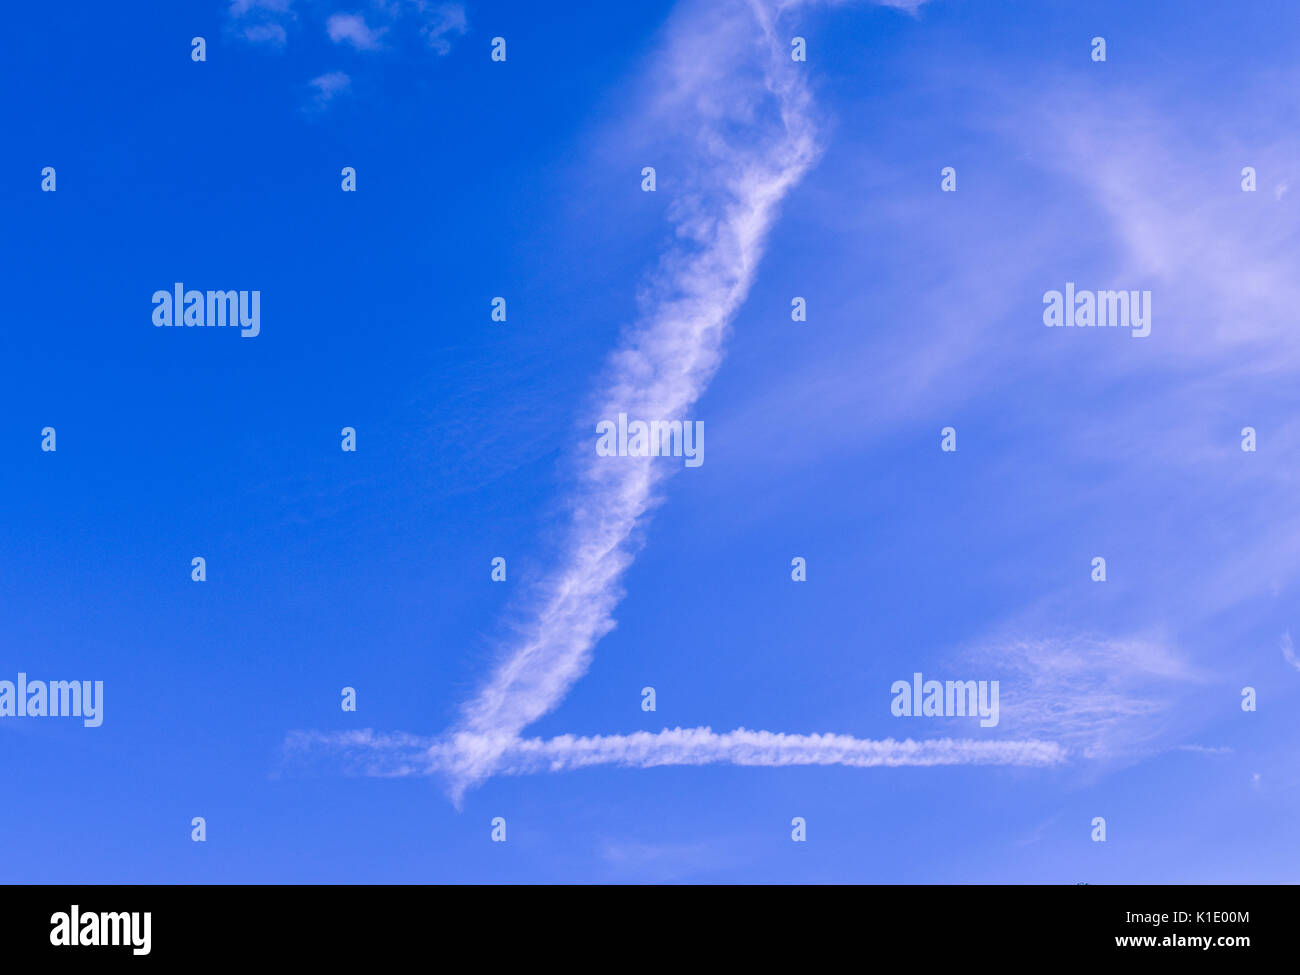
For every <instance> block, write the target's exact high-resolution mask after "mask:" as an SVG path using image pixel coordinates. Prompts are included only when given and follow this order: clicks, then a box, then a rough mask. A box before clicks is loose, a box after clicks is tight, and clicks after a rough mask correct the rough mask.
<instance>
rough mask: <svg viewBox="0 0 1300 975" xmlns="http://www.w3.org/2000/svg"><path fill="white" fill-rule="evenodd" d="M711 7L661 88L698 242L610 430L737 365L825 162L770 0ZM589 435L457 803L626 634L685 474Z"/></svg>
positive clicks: (668, 64)
mask: <svg viewBox="0 0 1300 975" xmlns="http://www.w3.org/2000/svg"><path fill="white" fill-rule="evenodd" d="M701 9H702V10H703V11H704V12H703V13H702V14H700V15H699V16H697V17H695V18H692V19H690V20H689V21H688V22H687V23H685V24H679V25H678V31H677V33H676V35H675V37H674V39H673V42H672V43H671V44H670V46H669V51H668V55H667V56H666V57H665V58H664V59H663V60H662V62H661V64H662V71H661V72H660V73H658V74H657V75H656V76H655V77H654V79H653V83H655V84H656V85H658V86H659V89H660V90H661V91H663V92H664V94H663V96H662V99H661V104H660V105H659V106H657V110H658V112H660V113H661V114H663V115H665V116H671V118H672V121H673V122H674V124H677V125H679V126H682V125H684V126H687V127H689V132H688V133H687V134H688V135H689V138H690V140H691V143H692V144H691V147H690V148H691V153H690V155H691V156H692V160H693V166H692V172H693V174H694V175H693V176H692V177H691V182H690V183H689V184H688V185H687V187H686V189H685V190H684V191H683V192H682V193H681V194H680V195H679V196H678V197H677V204H676V208H675V223H676V225H677V231H678V236H679V237H681V238H683V239H684V240H683V243H681V244H680V245H678V246H677V247H675V248H674V249H672V250H671V251H670V252H669V253H668V254H666V255H664V257H663V258H662V260H661V264H660V273H659V275H658V277H657V279H656V281H655V283H654V287H653V292H654V294H653V297H652V298H651V299H650V303H649V308H648V310H647V313H646V314H645V315H644V316H643V320H642V321H641V323H640V324H639V325H638V327H636V328H635V329H634V330H633V331H632V332H631V333H630V334H629V335H627V336H626V338H625V339H624V341H623V343H622V344H621V346H620V347H619V349H618V351H617V352H616V353H615V354H614V355H613V357H612V359H611V365H610V369H609V377H608V379H607V380H606V383H605V385H604V386H603V389H602V391H601V393H600V394H599V395H598V396H597V397H596V401H595V410H594V416H595V417H596V418H598V419H599V418H609V417H613V416H616V415H617V414H619V413H627V414H628V415H629V416H636V417H648V418H655V419H665V420H668V419H674V418H679V417H685V416H687V414H688V413H689V411H690V409H691V407H692V406H693V404H694V403H695V402H696V401H697V400H698V399H699V397H700V395H701V394H702V393H703V392H704V389H705V387H706V386H707V384H708V382H709V380H710V379H711V378H712V377H713V374H714V372H715V371H716V369H717V367H718V363H719V362H720V361H721V358H722V343H723V339H724V338H725V334H726V330H727V327H728V325H729V324H730V322H731V320H732V318H733V317H734V316H735V314H736V312H737V311H738V310H739V308H740V306H741V304H742V302H743V301H744V299H745V297H746V295H747V294H748V293H749V289H750V285H751V284H752V283H753V278H754V272H755V269H756V267H757V266H758V262H759V258H760V257H761V254H762V250H763V245H764V242H765V240H766V238H767V234H768V231H769V229H770V228H771V225H772V222H773V220H774V218H775V215H776V209H777V206H778V204H779V203H780V202H781V200H782V199H783V198H784V197H785V195H786V193H787V192H788V191H789V189H790V188H791V187H792V186H793V185H794V184H795V183H797V182H798V181H799V179H800V178H801V177H802V176H803V174H804V173H805V172H806V171H807V169H808V167H809V166H810V165H811V164H812V163H813V161H814V159H815V158H816V156H817V153H818V146H817V142H816V139H815V137H814V129H813V123H812V121H811V118H810V113H809V111H808V109H809V105H808V102H809V96H808V90H807V86H806V83H805V81H804V74H803V71H804V67H805V66H804V65H803V64H797V63H794V62H792V61H791V59H790V57H789V54H788V50H789V48H788V43H789V42H788V39H783V38H778V37H777V36H776V34H775V33H774V31H773V29H772V25H771V23H770V20H769V14H768V10H767V8H766V7H765V6H764V5H763V4H762V3H760V2H757V0H755V2H752V3H749V4H739V3H737V4H732V5H729V6H726V7H721V6H718V5H713V6H705V7H704V8H701ZM720 61H721V62H724V63H725V64H727V67H726V68H725V72H726V75H725V76H723V77H720V76H719V75H718V71H719V68H718V67H717V65H718V63H719V62H720ZM737 66H739V74H737ZM746 72H748V73H746ZM754 117H758V118H760V119H761V118H766V119H767V124H766V125H762V124H758V125H756V124H755V123H754V122H753V118H754ZM738 119H740V120H743V121H745V122H747V124H746V125H743V126H738V125H737V120H738ZM737 132H743V135H740V136H738V135H737ZM687 175H688V173H687V172H686V171H685V170H684V171H683V178H684V180H685V178H686V177H687ZM589 429H591V430H592V431H593V438H592V441H591V444H590V445H588V449H589V450H590V453H588V454H587V455H586V456H585V457H584V458H582V459H581V460H580V462H579V463H580V475H579V479H580V487H579V491H578V493H577V495H576V497H575V499H574V502H573V511H572V521H571V524H570V528H569V532H568V539H567V544H566V549H565V552H564V554H563V556H562V560H561V563H560V564H561V568H560V569H558V570H557V571H556V572H555V574H554V576H553V577H552V578H551V579H549V580H548V581H547V583H546V584H545V585H544V587H543V591H544V596H543V598H542V601H541V608H540V610H539V612H538V614H537V617H536V619H535V621H534V622H533V623H532V624H531V626H530V628H529V629H528V630H526V631H525V637H524V639H523V641H522V643H521V644H520V645H519V646H518V647H516V648H515V649H514V650H513V652H511V653H510V654H509V655H508V656H507V657H506V658H505V659H504V660H503V661H502V662H501V663H500V664H499V665H498V666H497V668H496V670H495V672H494V673H493V674H492V676H491V678H490V679H489V680H488V682H487V683H486V685H485V686H484V687H483V688H482V689H481V690H480V692H479V693H478V695H477V696H476V697H474V698H473V699H472V700H470V701H469V702H468V703H467V704H466V705H465V706H464V708H463V717H462V720H461V722H460V724H459V726H458V727H457V728H456V730H455V733H454V735H453V737H454V739H455V740H457V741H458V742H460V743H461V744H462V746H463V750H462V751H461V752H460V753H459V761H458V762H457V763H456V765H455V767H454V768H453V770H452V791H453V794H454V795H455V796H457V797H459V796H460V795H462V794H463V793H464V790H465V789H466V788H468V787H470V786H472V785H474V784H475V783H477V782H480V781H482V780H483V779H484V778H486V777H487V776H489V775H491V774H492V772H493V771H494V770H495V768H496V767H497V765H498V763H499V761H500V760H501V759H502V758H503V756H504V755H505V753H506V751H507V750H508V749H510V748H511V747H512V745H513V744H514V743H515V741H516V739H518V737H519V734H520V732H522V731H523V729H524V728H525V727H527V726H528V725H529V724H531V723H532V722H534V721H536V720H537V719H538V718H540V717H542V716H543V715H544V714H546V713H548V712H549V711H551V710H553V709H554V708H555V707H556V706H557V705H558V704H559V703H560V702H561V701H562V700H563V699H564V696H565V695H566V694H567V693H568V690H569V688H570V687H571V686H572V685H573V683H574V682H575V681H576V680H578V679H579V678H580V677H581V676H582V675H583V674H584V673H586V671H587V668H588V666H589V664H590V660H591V651H592V648H593V647H594V646H595V644H596V642H597V641H598V640H599V639H600V638H601V637H602V636H604V635H605V634H606V633H608V632H609V630H610V629H612V628H613V626H614V620H613V610H614V607H615V606H616V605H617V603H618V601H619V600H620V599H621V598H622V595H623V594H622V590H621V587H620V579H621V577H622V575H623V573H624V571H625V570H626V569H627V567H628V565H629V564H630V562H631V560H632V556H633V549H634V544H633V536H634V532H635V531H636V529H637V527H638V525H639V523H640V522H641V520H642V517H643V515H645V513H646V512H647V510H648V509H649V508H650V507H652V505H653V504H654V501H655V488H656V486H657V484H658V483H659V482H660V481H661V480H662V479H663V478H664V477H665V476H666V474H667V473H668V470H669V468H668V467H667V466H665V462H664V461H663V460H661V459H659V458H643V457H616V458H597V457H596V456H595V450H594V443H595V440H594V430H595V424H594V422H593V423H592V425H591V427H590V428H589Z"/></svg>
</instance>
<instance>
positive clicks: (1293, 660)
mask: <svg viewBox="0 0 1300 975" xmlns="http://www.w3.org/2000/svg"><path fill="white" fill-rule="evenodd" d="M1282 659H1283V660H1285V661H1286V662H1287V663H1289V664H1290V665H1291V666H1292V667H1294V668H1295V669H1296V670H1300V658H1298V657H1296V653H1295V644H1294V643H1292V642H1291V631H1290V630H1287V631H1286V632H1285V633H1283V634H1282Z"/></svg>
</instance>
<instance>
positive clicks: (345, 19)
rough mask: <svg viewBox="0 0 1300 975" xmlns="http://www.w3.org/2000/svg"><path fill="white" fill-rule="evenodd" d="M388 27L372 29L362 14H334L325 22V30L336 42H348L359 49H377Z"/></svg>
mask: <svg viewBox="0 0 1300 975" xmlns="http://www.w3.org/2000/svg"><path fill="white" fill-rule="evenodd" d="M387 29H388V28H386V27H381V28H380V29H379V30H372V29H371V28H370V27H368V26H367V25H366V20H365V18H364V17H362V16H361V15H360V14H334V15H333V16H331V17H330V19H329V20H327V21H326V22H325V30H326V32H327V33H328V34H329V36H330V40H331V41H333V42H334V43H335V44H342V43H348V44H351V45H352V46H353V47H355V48H356V49H357V50H358V51H376V50H378V49H379V47H380V43H379V39H380V37H382V36H383V34H384V32H385V31H386V30H387Z"/></svg>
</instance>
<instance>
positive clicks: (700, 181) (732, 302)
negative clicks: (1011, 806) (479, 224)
mask: <svg viewBox="0 0 1300 975" xmlns="http://www.w3.org/2000/svg"><path fill="white" fill-rule="evenodd" d="M882 2H883V3H884V5H887V6H897V7H904V8H907V9H914V8H915V7H916V6H918V5H919V2H910V0H907V2H890V0H882ZM791 6H793V4H789V3H777V4H771V3H769V2H768V0H730V2H728V3H727V4H725V5H718V4H716V3H715V4H700V5H698V6H694V7H691V8H689V10H688V11H687V13H686V14H685V15H684V16H681V17H679V18H677V19H676V20H675V28H676V29H675V30H673V31H672V32H671V34H670V41H669V43H668V45H667V48H666V49H665V51H664V52H663V53H662V55H661V57H660V58H659V60H658V63H657V65H656V67H657V69H658V70H657V72H656V75H655V79H656V85H655V89H656V90H657V91H660V92H662V95H661V96H660V97H659V100H658V102H657V103H656V104H654V105H653V106H652V107H651V109H650V115H651V117H652V118H651V120H652V121H653V122H654V123H656V124H658V125H659V127H660V128H661V129H662V130H665V131H669V132H672V133H674V134H680V135H682V136H683V137H684V140H685V141H686V143H687V146H686V151H685V153H684V154H683V157H682V162H681V165H680V167H679V169H680V172H681V182H682V183H684V184H686V188H685V190H684V191H683V192H681V193H680V194H679V195H678V197H677V203H676V205H675V207H674V209H673V211H672V219H673V222H674V223H675V225H676V228H675V229H676V232H677V237H678V240H679V243H677V244H676V245H674V246H673V247H672V248H671V249H670V250H669V251H668V252H667V253H666V254H664V255H663V256H662V258H661V260H660V264H659V268H658V272H657V275H656V277H655V280H654V282H653V285H652V287H651V288H650V289H649V293H648V294H647V296H646V298H645V305H644V309H645V310H644V313H643V315H642V317H641V320H640V322H639V323H638V325H637V326H636V327H635V328H633V329H632V330H630V331H629V332H628V334H627V335H626V336H625V337H624V339H623V340H622V342H621V344H620V346H619V348H618V349H617V351H616V352H615V353H614V354H613V356H612V357H611V360H610V364H609V367H608V374H607V376H606V378H605V380H604V382H603V384H602V385H601V387H600V388H599V390H598V392H597V394H596V395H595V397H594V398H593V404H592V415H593V416H597V417H599V416H611V415H615V414H617V413H620V412H626V413H628V414H629V415H637V416H651V417H655V416H659V417H667V416H685V415H688V414H689V412H690V409H691V407H692V405H693V404H694V403H695V402H696V401H697V400H698V399H699V398H700V396H701V395H702V394H703V392H704V390H705V389H706V387H707V385H708V383H709V381H710V380H711V379H712V377H713V375H714V373H715V372H716V370H717V368H718V365H719V364H720V362H721V360H722V347H723V342H724V340H725V338H726V333H727V329H728V327H729V325H730V323H731V321H732V319H733V318H734V317H735V315H736V313H737V312H738V310H739V309H740V307H741V305H742V303H743V302H744V300H745V298H746V297H747V295H748V293H749V290H750V287H751V285H752V283H753V280H754V275H755V272H756V270H757V267H758V264H759V261H760V259H761V257H762V254H763V249H764V245H765V243H766V240H767V236H768V233H769V231H770V229H771V227H772V224H773V222H774V220H775V218H776V215H777V211H778V208H779V206H780V204H781V202H782V200H783V199H784V198H785V196H786V194H787V193H788V192H789V191H790V189H791V188H792V187H793V186H795V185H796V184H797V183H798V182H799V181H800V179H802V177H803V176H804V174H805V173H806V172H807V171H808V169H809V168H810V167H811V166H812V165H813V163H814V162H815V161H816V159H817V157H818V154H819V152H820V147H819V145H818V140H817V136H816V125H815V122H814V118H813V106H812V103H811V97H810V94H809V90H808V86H807V83H806V81H805V78H804V69H805V65H804V64H802V63H797V62H794V61H792V59H791V58H790V56H789V47H788V43H789V41H788V38H785V37H783V36H779V35H778V34H777V32H776V30H775V26H774V22H773V18H774V17H776V16H779V14H780V13H781V12H782V11H784V10H785V9H788V8H789V7H791ZM718 51H726V52H727V56H726V57H725V58H723V57H718V56H717V52H718ZM578 463H579V477H578V480H579V486H578V490H577V492H576V494H575V496H574V498H573V500H572V504H571V515H572V517H571V522H570V525H569V528H568V532H567V536H566V543H565V548H564V553H563V555H562V557H561V559H560V560H559V562H558V566H557V568H556V570H555V571H554V573H553V574H552V575H551V576H550V578H549V579H548V580H547V581H546V583H545V584H544V586H543V589H542V596H541V598H540V600H539V606H538V609H537V612H536V615H535V617H534V618H533V622H532V623H531V624H530V625H529V627H528V628H526V629H525V631H524V635H523V637H522V639H521V641H520V643H519V644H518V645H517V646H515V647H514V648H513V649H512V650H511V651H510V652H508V653H507V654H506V655H505V656H504V657H503V659H502V660H501V661H500V662H499V663H498V665H497V666H496V668H495V670H494V672H493V673H492V675H491V676H490V678H489V679H488V680H487V682H486V683H485V685H484V686H483V687H482V688H481V690H480V691H479V692H478V694H477V695H475V696H474V697H473V698H472V699H471V700H469V701H468V702H467V703H466V704H465V705H464V706H463V708H462V716H461V719H460V721H459V723H458V724H457V725H456V727H454V728H453V729H452V730H451V731H450V732H449V734H447V735H446V736H444V737H442V738H437V739H421V738H417V737H414V736H409V735H394V736H379V735H374V734H373V733H371V732H358V733H347V734H342V735H329V734H309V733H296V734H294V735H291V736H290V738H289V741H288V743H287V744H288V746H289V750H290V751H291V752H301V751H302V750H303V749H312V748H318V747H324V748H325V749H326V750H341V751H342V752H344V753H345V754H347V755H349V756H350V757H351V758H352V759H354V760H355V761H356V762H357V763H358V764H359V766H360V767H361V768H362V770H363V771H366V772H368V773H370V774H377V775H412V774H415V775H419V774H431V773H435V772H440V773H445V774H447V775H448V776H449V778H450V782H451V791H452V795H453V797H454V798H455V799H456V800H457V801H459V799H460V798H461V797H462V796H463V795H464V793H465V791H466V790H467V789H469V788H472V787H473V786H475V785H477V784H479V783H481V782H482V781H483V780H485V779H486V778H488V777H489V776H491V775H493V774H498V773H518V772H530V771H540V770H550V771H557V770H561V769H570V768H579V767H583V766H586V765H594V764H621V765H630V766H636V767H648V766H653V765H699V764H706V763H710V762H724V761H725V762H731V763H734V764H741V765H794V764H816V765H827V764H838V765H849V766H856V767H865V766H875V765H947V764H1013V765H1044V764H1053V763H1056V762H1059V761H1061V760H1063V758H1064V750H1063V749H1062V748H1060V746H1058V745H1055V744H1052V743H1049V742H1043V741H1032V740H1027V741H1001V742H998V741H993V742H980V741H955V740H952V739H942V740H937V741H923V742H916V741H911V740H908V741H902V742H899V741H894V740H892V739H887V740H884V741H871V740H864V739H858V738H852V737H848V736H843V735H785V734H775V733H772V732H765V731H746V730H745V729H739V730H737V731H733V732H730V733H727V734H716V733H714V732H713V731H712V730H711V729H709V728H695V729H685V730H684V729H680V728H678V729H675V730H672V731H669V730H664V731H663V732H660V733H658V734H650V733H647V732H638V733H636V734H632V735H615V736H596V737H592V738H575V737H572V736H567V735H566V736H561V737H559V738H553V739H550V740H541V739H531V740H525V739H522V738H521V737H520V735H521V733H522V732H523V730H524V729H525V728H526V727H527V726H528V725H530V724H531V723H533V722H534V721H536V720H537V719H539V718H541V717H542V716H543V715H545V714H548V713H549V712H551V711H553V710H554V709H555V708H556V707H557V706H558V705H559V704H560V702H561V701H563V699H564V697H565V695H566V694H567V693H568V691H569V689H570V688H571V687H572V686H573V684H574V683H575V682H576V681H577V680H579V679H580V678H581V677H582V676H583V675H584V674H585V673H586V671H587V669H588V667H589V666H590V662H591V657H592V651H593V648H594V647H595V645H596V643H597V641H599V640H600V639H601V637H603V636H604V635H605V634H607V633H608V632H609V631H610V630H611V629H613V627H614V625H615V623H614V618H613V611H614V607H615V606H616V605H617V604H618V602H619V600H620V599H621V598H622V595H623V591H622V585H621V580H622V576H623V573H624V572H625V571H626V569H627V568H628V566H629V565H630V564H631V562H632V559H633V556H634V553H635V548H636V541H637V533H638V530H639V529H641V528H642V527H643V525H644V521H645V516H646V514H647V512H648V511H649V510H650V509H651V508H652V507H653V506H654V505H655V503H656V501H657V500H658V498H657V489H658V488H659V486H660V484H661V482H662V481H663V479H664V478H665V477H667V476H668V474H669V472H670V469H669V468H668V467H666V466H662V465H659V464H657V463H656V462H655V460H654V458H649V457H640V458H639V457H627V458H619V462H618V463H610V462H609V461H608V460H607V459H605V458H597V457H594V456H591V455H586V456H584V457H581V458H580V459H579V461H578Z"/></svg>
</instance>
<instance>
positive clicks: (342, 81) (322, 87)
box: [308, 71, 352, 108]
mask: <svg viewBox="0 0 1300 975" xmlns="http://www.w3.org/2000/svg"><path fill="white" fill-rule="evenodd" d="M308 84H310V85H311V87H312V89H314V92H315V94H314V96H313V97H314V100H315V102H316V105H317V107H319V108H324V107H325V106H326V105H328V104H329V103H330V102H332V101H333V100H334V99H335V97H337V96H338V95H341V94H343V93H344V92H346V91H347V90H348V89H349V88H351V87H352V79H351V78H349V77H348V76H347V74H345V73H344V72H342V71H331V72H329V73H328V74H323V75H321V76H320V77H318V78H312V80H311V81H310V82H308Z"/></svg>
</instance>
